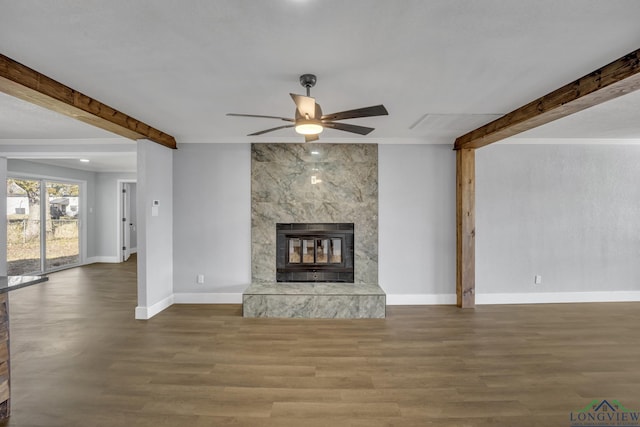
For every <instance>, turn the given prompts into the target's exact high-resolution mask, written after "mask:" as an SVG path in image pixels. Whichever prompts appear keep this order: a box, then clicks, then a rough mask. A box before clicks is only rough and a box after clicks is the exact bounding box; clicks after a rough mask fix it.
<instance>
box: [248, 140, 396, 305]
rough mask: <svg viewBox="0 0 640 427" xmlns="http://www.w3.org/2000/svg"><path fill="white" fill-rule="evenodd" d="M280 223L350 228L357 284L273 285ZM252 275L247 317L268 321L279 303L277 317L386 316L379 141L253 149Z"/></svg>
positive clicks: (272, 146) (253, 145) (259, 145)
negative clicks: (380, 240) (381, 258)
mask: <svg viewBox="0 0 640 427" xmlns="http://www.w3.org/2000/svg"><path fill="white" fill-rule="evenodd" d="M277 223H353V224H354V238H355V242H354V243H355V250H354V283H353V284H335V285H331V286H314V284H311V285H310V284H308V283H307V284H305V285H304V286H303V285H302V284H295V283H282V284H276V262H275V259H276V224H277ZM251 278H252V285H251V286H250V288H249V289H247V291H245V293H244V295H243V308H244V314H245V316H251V317H260V316H269V311H270V310H269V306H271V307H275V306H278V307H279V309H278V314H277V315H275V317H306V316H305V313H304V310H305V308H304V307H305V305H306V306H307V307H308V309H309V311H310V314H309V316H308V317H384V303H385V299H386V297H385V295H384V292H383V291H382V289H380V287H379V286H378V146H377V145H376V144H324V143H314V144H252V145H251ZM340 286H342V287H351V288H350V289H349V288H340ZM282 287H286V288H282ZM323 289H324V291H323ZM340 289H344V292H341V291H340ZM280 290H281V291H280ZM288 295H289V296H291V297H290V298H291V299H289V297H288ZM343 295H348V297H347V299H346V300H345V298H343ZM266 296H269V298H271V300H266V299H265V298H266ZM301 296H306V297H305V298H302V300H301ZM372 297H373V300H375V301H374V302H373V306H374V307H373V308H372V309H371V310H369V309H368V308H366V307H368V306H370V305H372V303H371V298H372ZM294 299H295V301H294ZM289 301H290V302H291V304H290V305H291V311H292V313H291V316H287V309H286V306H287V304H288V302H289ZM331 301H333V302H331ZM249 302H251V303H249ZM325 303H326V304H325ZM327 304H328V305H327ZM381 304H382V308H381V307H380V305H381ZM323 305H327V307H326V308H327V310H324V312H323V308H322V306H323ZM249 306H251V311H250V312H248V308H249ZM282 307H285V308H284V310H283V309H282ZM300 307H302V309H300ZM312 307H313V308H312ZM319 307H320V309H319V310H318V308H319ZM345 307H347V308H345ZM348 307H351V308H348ZM301 310H302V311H301ZM363 310H364V311H363ZM367 311H371V312H372V313H373V315H372V316H368V315H367V313H366V312H367ZM293 312H295V313H293Z"/></svg>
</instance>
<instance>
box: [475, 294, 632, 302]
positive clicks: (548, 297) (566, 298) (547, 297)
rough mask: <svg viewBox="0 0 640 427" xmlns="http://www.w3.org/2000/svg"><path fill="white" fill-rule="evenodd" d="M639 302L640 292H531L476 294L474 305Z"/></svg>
mask: <svg viewBox="0 0 640 427" xmlns="http://www.w3.org/2000/svg"><path fill="white" fill-rule="evenodd" d="M623 301H640V291H610V292H532V293H514V294H477V295H476V304H478V305H482V304H554V303H575V302H623Z"/></svg>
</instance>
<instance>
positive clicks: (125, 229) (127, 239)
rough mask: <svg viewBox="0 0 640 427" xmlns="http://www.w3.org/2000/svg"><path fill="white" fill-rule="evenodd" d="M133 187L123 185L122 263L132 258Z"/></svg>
mask: <svg viewBox="0 0 640 427" xmlns="http://www.w3.org/2000/svg"><path fill="white" fill-rule="evenodd" d="M131 226H132V223H131V186H130V184H128V183H126V182H125V183H123V184H122V261H126V260H128V259H129V257H130V256H131Z"/></svg>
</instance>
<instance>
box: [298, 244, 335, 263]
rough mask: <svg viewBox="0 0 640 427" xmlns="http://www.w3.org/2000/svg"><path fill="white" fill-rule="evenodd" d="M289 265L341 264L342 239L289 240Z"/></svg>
mask: <svg viewBox="0 0 640 427" xmlns="http://www.w3.org/2000/svg"><path fill="white" fill-rule="evenodd" d="M288 246H289V264H340V263H342V239H340V238H332V239H318V238H304V239H299V238H292V239H289V245H288Z"/></svg>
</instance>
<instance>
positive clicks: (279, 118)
mask: <svg viewBox="0 0 640 427" xmlns="http://www.w3.org/2000/svg"><path fill="white" fill-rule="evenodd" d="M227 116H233V117H258V118H262V119H278V120H284V121H285V122H293V121H295V120H293V119H288V118H286V117H278V116H261V115H259V114H238V113H227Z"/></svg>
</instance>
